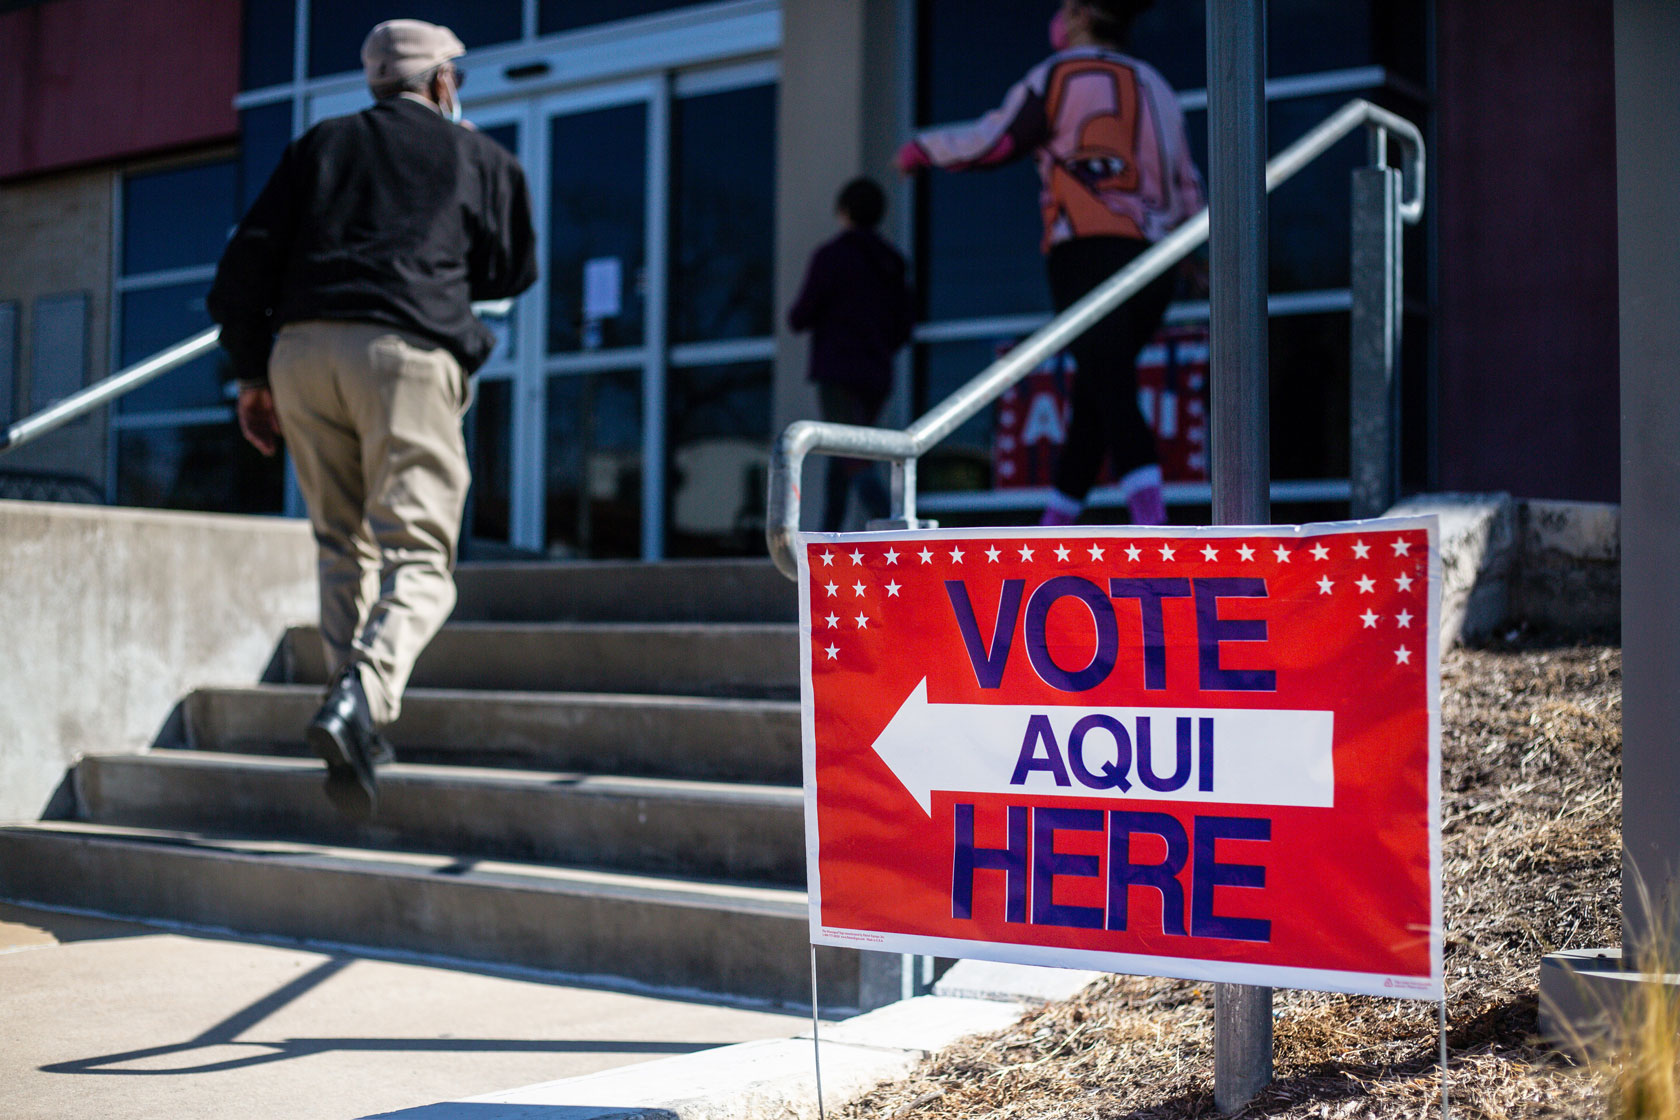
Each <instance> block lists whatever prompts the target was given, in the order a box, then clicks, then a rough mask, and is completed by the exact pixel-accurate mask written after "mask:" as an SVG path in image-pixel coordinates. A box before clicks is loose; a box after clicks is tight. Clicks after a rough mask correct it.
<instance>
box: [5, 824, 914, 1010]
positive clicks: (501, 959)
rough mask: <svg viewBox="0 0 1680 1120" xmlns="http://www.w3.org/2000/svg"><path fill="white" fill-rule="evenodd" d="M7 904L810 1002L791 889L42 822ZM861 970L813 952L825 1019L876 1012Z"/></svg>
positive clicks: (12, 872)
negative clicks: (851, 1011)
mask: <svg viewBox="0 0 1680 1120" xmlns="http://www.w3.org/2000/svg"><path fill="white" fill-rule="evenodd" d="M0 899H5V900H8V901H15V902H33V903H39V904H44V905H51V906H65V907H75V908H78V909H82V910H94V911H99V912H102V913H105V914H107V915H113V916H124V917H137V918H151V919H165V920H170V921H175V922H183V923H187V924H190V925H197V926H207V927H214V928H218V929H226V930H236V931H242V932H250V933H256V934H261V935H266V936H271V937H279V938H288V939H293V938H295V939H303V940H309V941H325V942H336V943H339V944H344V945H354V946H361V947H367V948H376V949H386V950H403V951H409V952H418V953H425V954H429V955H435V956H442V957H452V958H457V959H461V960H467V961H484V962H494V963H496V964H499V965H515V966H527V967H533V968H542V969H552V970H555V971H559V972H565V973H570V974H573V975H577V976H591V977H599V978H602V979H604V980H606V979H611V980H616V981H619V982H624V981H628V982H631V983H634V984H638V985H648V986H652V987H656V988H659V989H664V990H671V989H686V990H689V991H693V992H704V993H711V994H715V995H721V996H729V997H735V998H741V999H749V1000H762V1001H768V1002H772V1003H776V1004H782V1005H789V1006H799V1005H805V1006H809V1003H810V982H811V957H810V947H809V945H810V942H809V926H808V924H807V901H806V896H805V893H804V892H803V891H801V890H796V889H793V888H769V887H747V886H739V885H728V884H718V883H704V882H694V881H689V880H683V879H677V878H669V877H665V878H656V877H651V876H633V875H624V874H617V873H611V872H602V871H583V870H578V869H573V868H558V867H542V866H537V865H532V864H522V863H508V862H496V861H488V860H461V859H457V858H455V857H451V856H435V855H422V854H414V853H405V852H393V851H374V850H366V849H354V848H338V847H328V846H323V845H316V844H300V843H292V842H287V841H273V840H251V839H241V838H237V837H228V836H216V835H211V834H204V833H196V832H183V831H159V830H149V829H137V828H116V827H109V826H101V825H96V824H87V823H78V822H43V823H40V824H35V825H15V826H5V827H0ZM869 956H871V957H873V956H876V954H870V955H869ZM863 961H864V956H863V955H862V954H858V953H855V952H851V951H848V950H837V949H828V948H823V949H819V950H818V951H817V964H818V972H819V974H820V976H821V977H822V993H821V1002H822V1005H823V1007H824V1010H825V1011H826V1010H829V1009H830V1008H833V1009H836V1010H838V1009H841V1008H857V1007H859V1006H862V1005H863V1004H862V1003H860V993H861V998H862V1000H863V1001H865V1002H867V1003H868V1005H870V1006H873V1005H874V1003H876V1002H879V1000H878V999H872V998H871V996H870V994H869V993H868V992H867V991H864V990H862V989H860V986H859V985H860V975H863V974H865V973H866V972H867V971H868V965H867V964H866V963H861V962H863ZM894 963H896V958H895V962H894Z"/></svg>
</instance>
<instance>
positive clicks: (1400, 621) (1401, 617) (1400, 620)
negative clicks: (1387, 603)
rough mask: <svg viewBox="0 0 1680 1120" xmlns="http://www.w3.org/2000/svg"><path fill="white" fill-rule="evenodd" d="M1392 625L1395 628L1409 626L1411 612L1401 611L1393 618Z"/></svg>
mask: <svg viewBox="0 0 1680 1120" xmlns="http://www.w3.org/2000/svg"><path fill="white" fill-rule="evenodd" d="M1394 624H1395V625H1396V626H1410V625H1411V624H1412V612H1411V611H1401V612H1400V613H1399V614H1397V615H1395V616H1394Z"/></svg>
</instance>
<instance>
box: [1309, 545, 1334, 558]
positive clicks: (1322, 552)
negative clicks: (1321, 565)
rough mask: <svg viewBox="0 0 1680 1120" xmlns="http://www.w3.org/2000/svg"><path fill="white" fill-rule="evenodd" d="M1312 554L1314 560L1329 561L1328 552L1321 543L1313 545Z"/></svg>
mask: <svg viewBox="0 0 1680 1120" xmlns="http://www.w3.org/2000/svg"><path fill="white" fill-rule="evenodd" d="M1312 554H1313V559H1314V560H1328V559H1330V550H1329V549H1328V548H1325V547H1324V544H1323V542H1320V543H1318V544H1315V545H1313V549H1312Z"/></svg>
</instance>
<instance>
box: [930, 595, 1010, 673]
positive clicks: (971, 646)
mask: <svg viewBox="0 0 1680 1120" xmlns="http://www.w3.org/2000/svg"><path fill="white" fill-rule="evenodd" d="M1026 586H1027V581H1026V580H1024V579H1006V580H1004V581H1003V593H1002V594H1001V595H1000V596H999V598H998V612H997V620H996V621H995V622H994V623H993V625H992V647H991V648H990V649H987V648H986V645H985V643H984V642H983V641H981V639H980V623H979V622H978V620H976V619H975V617H974V604H973V603H971V602H969V598H968V586H967V585H966V584H964V583H963V582H962V581H961V580H956V579H948V580H946V581H945V595H946V597H947V598H949V599H950V600H951V611H952V613H954V614H955V615H956V616H957V629H959V630H961V631H962V639H963V646H964V647H965V648H966V649H967V650H968V662H969V664H970V665H971V666H972V667H973V668H974V679H975V681H977V682H978V683H979V685H980V687H981V688H997V687H999V686H1000V685H1002V684H1003V669H1004V666H1005V665H1007V664H1008V663H1009V646H1010V644H1011V643H1012V642H1013V641H1014V638H1015V620H1016V618H1017V617H1019V615H1020V613H1021V592H1022V590H1023V589H1024V588H1025V587H1026Z"/></svg>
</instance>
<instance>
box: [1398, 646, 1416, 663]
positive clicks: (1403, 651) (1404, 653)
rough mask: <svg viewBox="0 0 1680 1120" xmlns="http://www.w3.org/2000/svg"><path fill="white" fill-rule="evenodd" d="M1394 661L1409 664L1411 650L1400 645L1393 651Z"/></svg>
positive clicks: (1410, 661)
mask: <svg viewBox="0 0 1680 1120" xmlns="http://www.w3.org/2000/svg"><path fill="white" fill-rule="evenodd" d="M1394 663H1395V664H1396V665H1410V664H1411V663H1412V651H1411V650H1409V649H1407V648H1406V647H1405V646H1401V647H1400V648H1399V649H1397V650H1395V651H1394Z"/></svg>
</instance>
